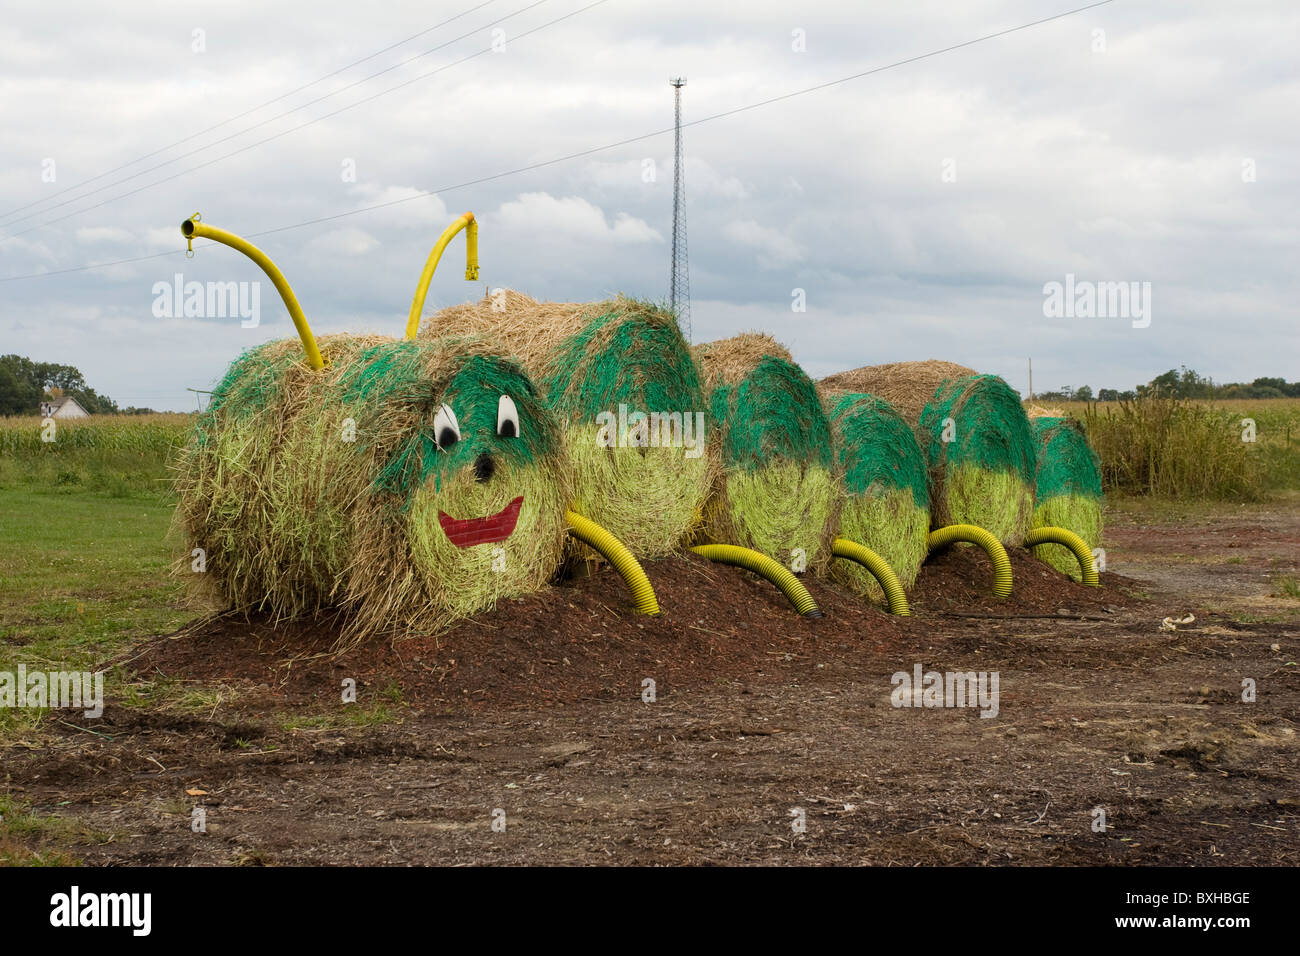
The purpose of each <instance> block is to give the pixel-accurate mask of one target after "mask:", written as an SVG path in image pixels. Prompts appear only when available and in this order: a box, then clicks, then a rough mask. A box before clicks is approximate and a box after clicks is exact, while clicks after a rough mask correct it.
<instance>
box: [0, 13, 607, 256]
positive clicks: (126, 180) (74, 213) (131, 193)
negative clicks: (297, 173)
mask: <svg viewBox="0 0 1300 956" xmlns="http://www.w3.org/2000/svg"><path fill="white" fill-rule="evenodd" d="M548 2H549V0H533V2H532V3H530V4H528V5H527V6H524V7H520V8H519V9H518V10H516V11H515V12H514V13H510V14H507V15H506V16H504V17H499V18H497V19H496V20H493V21H491V22H489V23H485V24H483V26H481V27H477V28H475V29H473V30H470V31H469V32H467V33H462V34H461V35H460V36H458V37H454V38H452V39H450V40H448V41H446V42H445V43H440V44H439V45H438V46H436V47H433V48H432V49H430V50H425V51H424V52H423V53H420V54H417V55H416V56H413V57H409V58H407V59H405V60H403V61H401V62H400V63H395V64H393V65H392V66H389V67H385V68H384V69H382V70H380V71H379V72H377V73H372V74H370V76H367V77H363V78H362V79H359V80H354V81H353V82H352V83H349V84H348V85H347V86H344V87H342V88H341V89H338V90H335V91H333V92H332V93H326V94H325V95H324V96H318V97H317V98H316V99H314V100H308V101H307V102H306V103H302V104H300V105H298V106H295V107H294V108H293V109H291V110H285V111H284V112H283V113H279V114H277V115H275V116H272V117H270V118H268V119H264V120H262V121H260V122H257V123H254V124H253V125H252V126H248V127H245V128H244V129H242V130H239V131H238V132H235V133H230V134H229V135H227V136H223V137H221V138H220V139H217V140H213V141H212V142H210V143H205V144H204V145H202V146H198V147H195V148H194V149H192V150H190V151H189V152H186V153H181V154H180V155H179V156H173V157H172V158H171V159H168V160H166V161H164V162H161V163H157V164H155V165H153V166H150V167H149V168H147V169H141V170H139V171H137V172H134V173H132V174H131V175H130V176H123V177H122V178H121V179H118V180H115V181H114V182H111V183H107V184H105V185H103V186H99V187H98V188H96V189H92V190H90V191H89V192H85V193H82V194H81V195H80V196H73V197H71V198H69V199H65V200H63V201H62V202H58V203H55V204H54V205H53V206H49V207H47V208H45V209H38V210H37V211H36V212H31V213H28V214H27V215H26V216H19V217H18V218H17V219H11V220H10V221H9V222H7V223H5V224H4V228H6V229H8V228H10V227H11V226H14V225H16V224H18V223H20V222H26V221H27V220H28V219H32V218H33V217H35V216H43V215H45V214H46V213H49V212H53V211H54V210H55V209H60V208H62V207H63V206H66V205H68V204H69V203H74V202H79V201H81V200H82V199H89V198H90V197H91V196H93V195H95V194H96V193H102V192H103V191H104V190H106V189H112V188H113V187H114V186H121V185H122V184H123V183H129V182H130V181H131V180H133V179H139V178H140V177H141V176H145V175H147V174H149V173H152V172H155V171H156V170H159V169H162V168H163V167H164V166H170V165H172V163H178V162H180V161H181V160H182V159H187V158H188V157H190V156H194V155H196V154H198V153H201V152H203V151H205V150H208V149H212V148H213V147H214V146H220V145H221V144H222V143H227V142H229V141H230V140H232V139H237V138H238V137H240V136H243V135H244V134H245V133H251V132H252V131H253V130H255V129H260V128H261V127H263V126H266V125H268V124H270V123H274V122H275V121H276V120H281V119H284V118H285V117H286V116H291V115H292V114H294V113H297V112H299V111H300V110H304V109H306V108H307V107H309V106H315V105H316V104H317V103H321V102H323V101H325V100H328V99H331V98H333V97H335V96H338V95H339V94H340V93H346V92H347V91H348V90H350V89H353V88H355V87H357V86H360V85H361V84H362V83H368V82H369V81H370V80H373V79H374V78H375V77H378V76H383V75H384V74H385V73H390V72H392V71H393V70H396V69H397V68H399V67H402V66H405V65H406V64H408V63H412V62H414V61H415V60H418V59H421V58H422V57H426V56H428V55H429V54H430V53H435V52H437V51H438V50H441V49H443V48H445V47H448V46H451V45H452V44H453V43H458V42H460V41H461V40H464V39H465V38H466V37H469V36H473V35H474V34H475V33H480V32H482V31H483V30H486V29H487V28H488V27H493V26H496V25H497V24H499V23H504V22H505V21H507V20H510V19H512V18H514V17H517V16H519V15H520V14H521V13H526V12H528V11H529V10H531V9H532V8H533V7H537V6H541V5H542V4H543V3H548ZM602 2H604V0H602ZM551 22H552V23H554V22H557V21H551ZM547 25H549V24H547ZM529 32H532V31H529ZM523 36H527V33H522V34H520V35H519V37H523ZM519 37H516V38H515V39H519ZM488 49H489V50H490V49H491V47H489V48H488ZM486 52H488V50H481V51H479V53H476V54H474V55H472V56H467V57H464V58H462V59H460V60H456V61H455V62H453V63H449V64H447V65H445V66H442V67H439V68H438V69H436V70H432V71H430V72H428V73H424V74H421V75H420V76H417V77H415V78H414V79H412V80H407V81H406V82H405V83H400V84H398V85H397V86H394V87H392V88H391V89H388V90H383V91H381V92H380V93H377V94H374V95H373V96H370V97H367V98H365V99H361V100H358V101H357V102H355V103H352V104H349V105H348V106H345V107H342V108H341V109H338V110H335V111H334V112H332V113H326V114H325V115H324V116H318V117H317V118H316V119H313V120H310V121H308V122H306V123H302V124H300V125H298V126H295V127H293V128H292V129H288V130H284V131H282V132H280V133H277V134H276V135H275V136H271V137H268V138H267V139H262V140H258V141H257V142H255V143H250V144H248V145H246V146H243V147H241V148H240V149H237V150H235V151H234V152H231V153H227V154H226V155H225V156H220V157H218V158H217V159H216V160H213V161H212V162H219V161H220V160H222V159H228V158H230V157H231V156H235V155H237V154H239V153H242V152H245V151H246V150H249V149H253V148H255V147H257V146H261V145H262V144H263V143H268V142H270V141H271V140H272V139H278V138H279V137H280V136H284V135H287V134H288V133H293V132H297V131H298V130H300V129H303V128H304V127H306V126H311V125H312V124H313V123H318V122H320V121H321V120H323V119H328V118H329V117H331V116H335V115H337V114H339V113H342V112H344V111H345V110H350V109H352V107H354V106H359V105H361V104H362V103H367V102H369V101H370V100H372V99H377V98H378V97H380V96H384V95H386V94H388V93H391V92H393V90H399V89H401V88H402V87H403V86H409V85H410V84H411V83H415V82H418V81H419V80H422V79H427V78H428V77H430V76H433V75H434V74H436V73H441V72H443V71H444V70H448V69H451V68H452V67H453V66H459V65H460V64H461V63H464V62H465V61H466V60H472V59H474V57H475V56H479V55H481V54H483V53H486ZM208 165H211V163H200V164H199V165H197V166H192V167H190V168H189V169H186V170H182V171H181V172H180V173H179V174H178V176H183V175H185V174H186V173H191V172H193V171H194V170H196V169H202V168H203V167H204V166H208ZM176 178H177V176H171V177H166V178H163V179H159V180H156V181H155V182H152V183H149V184H147V185H145V186H143V187H141V188H140V189H134V190H131V191H129V192H125V193H121V194H119V195H117V196H110V197H109V198H108V199H107V200H106V201H105V202H100V203H96V204H95V205H93V206H85V207H83V208H81V209H76V210H73V211H72V212H71V213H68V214H67V215H65V216H58V217H56V218H54V219H49V220H46V221H45V222H43V223H38V224H37V225H34V226H29V227H28V228H26V229H22V230H20V231H18V232H11V233H10V234H9V236H8V237H7V238H10V239H12V238H14V237H15V236H24V235H26V234H27V233H29V232H34V231H36V230H37V229H44V228H45V227H46V226H51V225H53V224H54V223H56V222H63V220H65V219H70V218H72V217H73V216H79V215H81V214H82V213H84V212H90V211H91V210H92V209H98V208H99V207H100V206H103V205H106V203H109V202H115V201H116V200H118V199H122V198H125V197H126V196H134V195H135V194H136V193H138V192H142V191H144V190H146V189H152V188H153V187H154V186H157V185H158V184H160V183H165V182H170V181H171V180H172V179H176Z"/></svg>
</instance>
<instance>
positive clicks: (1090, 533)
mask: <svg viewBox="0 0 1300 956" xmlns="http://www.w3.org/2000/svg"><path fill="white" fill-rule="evenodd" d="M1030 426H1031V428H1032V429H1033V435H1034V442H1035V443H1036V445H1037V449H1038V458H1037V472H1036V481H1035V494H1034V527H1035V528H1039V527H1044V526H1055V527H1058V528H1065V529H1066V530H1068V531H1073V532H1074V533H1075V534H1077V535H1078V536H1079V537H1081V538H1082V539H1083V540H1084V541H1085V542H1086V543H1087V545H1088V547H1089V548H1098V547H1100V546H1101V532H1102V491H1101V462H1100V461H1099V460H1098V458H1097V453H1096V452H1095V451H1093V449H1092V446H1091V445H1090V444H1089V443H1088V436H1087V434H1086V433H1085V432H1084V430H1083V426H1081V425H1080V424H1079V423H1078V422H1077V421H1075V420H1074V419H1072V418H1062V417H1054V416H1048V415H1044V416H1039V417H1037V418H1032V419H1030ZM1034 555H1035V556H1036V557H1038V558H1040V559H1041V560H1043V561H1046V562H1047V563H1048V564H1050V565H1052V566H1053V567H1055V568H1057V569H1059V570H1061V571H1063V572H1065V573H1066V574H1068V575H1070V576H1071V577H1072V578H1074V579H1075V580H1079V579H1080V578H1081V577H1082V575H1081V573H1080V570H1079V561H1078V559H1077V558H1076V557H1075V556H1074V554H1073V552H1071V551H1070V549H1069V548H1067V547H1065V546H1064V545H1060V544H1040V545H1038V546H1037V547H1035V548H1034Z"/></svg>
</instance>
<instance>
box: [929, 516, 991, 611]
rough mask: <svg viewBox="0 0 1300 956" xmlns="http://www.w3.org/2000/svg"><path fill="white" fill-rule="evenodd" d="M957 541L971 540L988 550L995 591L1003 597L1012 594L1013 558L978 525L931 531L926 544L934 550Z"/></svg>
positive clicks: (960, 525) (954, 526)
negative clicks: (991, 563)
mask: <svg viewBox="0 0 1300 956" xmlns="http://www.w3.org/2000/svg"><path fill="white" fill-rule="evenodd" d="M955 541H969V542H970V543H971V544H978V545H979V546H980V547H981V548H983V549H984V550H985V551H987V552H988V556H989V560H990V561H992V562H993V593H994V594H995V595H996V596H997V597H1002V598H1004V597H1008V596H1010V594H1011V559H1010V558H1008V557H1007V549H1006V548H1004V547H1002V542H1001V541H999V540H998V539H997V538H996V537H995V536H994V535H992V534H990V533H989V532H987V531H985V530H984V529H983V528H981V527H979V526H978V525H973V524H950V525H948V526H947V527H944V528H938V529H936V530H934V531H931V532H930V536H929V538H927V539H926V545H927V546H928V547H929V549H930V550H931V551H934V550H936V549H937V548H943V547H947V546H948V545H950V544H952V543H953V542H955Z"/></svg>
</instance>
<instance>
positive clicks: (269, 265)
mask: <svg viewBox="0 0 1300 956" xmlns="http://www.w3.org/2000/svg"><path fill="white" fill-rule="evenodd" d="M181 235H182V236H184V237H185V239H186V241H187V242H188V244H189V251H190V253H191V254H192V253H193V252H194V239H195V237H196V236H197V237H198V238H200V239H211V240H212V241H213V242H219V243H221V244H222V245H224V246H230V248H232V249H238V250H239V251H240V252H242V253H243V254H244V255H246V256H248V258H250V259H252V260H253V261H254V262H256V263H257V264H258V265H259V266H261V268H262V271H263V272H265V273H266V275H267V278H269V279H270V280H271V282H272V284H273V285H274V286H275V289H276V291H277V292H279V293H280V298H281V299H283V300H284V307H285V308H286V309H288V310H289V318H291V319H293V327H294V328H295V329H297V330H298V338H300V339H302V347H303V349H304V350H305V351H306V352H307V364H308V365H310V366H311V367H312V368H315V369H321V368H324V367H325V360H324V359H323V358H321V354H320V349H319V348H317V347H316V336H315V335H313V334H312V331H311V327H310V326H309V325H308V324H307V317H306V316H305V315H303V314H302V306H300V305H299V304H298V297H297V296H296V295H294V294H293V289H291V288H289V282H288V280H287V279H285V277H284V273H283V272H281V271H280V270H279V269H278V268H277V267H276V264H275V263H274V262H272V261H271V257H270V256H268V255H267V254H266V253H265V252H263V251H262V250H261V249H259V248H257V246H255V245H253V244H252V243H251V242H249V241H248V240H247V239H244V238H242V237H240V236H237V235H235V234H234V233H233V232H226V230H224V229H218V228H216V227H215V226H209V225H207V224H206V223H203V222H200V221H199V214H198V213H197V212H196V213H195V214H194V215H193V216H191V217H190V218H189V219H186V220H185V221H184V222H183V223H181Z"/></svg>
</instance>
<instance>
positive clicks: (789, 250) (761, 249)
mask: <svg viewBox="0 0 1300 956" xmlns="http://www.w3.org/2000/svg"><path fill="white" fill-rule="evenodd" d="M722 234H723V235H724V236H726V237H727V238H728V239H730V240H731V241H732V242H737V243H740V244H741V245H742V246H746V247H748V248H750V249H754V250H755V251H756V252H757V253H758V262H759V265H761V266H762V267H763V268H764V269H776V268H780V267H781V266H787V265H791V264H792V263H795V262H802V261H803V258H804V254H803V250H801V249H800V248H799V244H798V243H796V242H795V241H794V240H793V239H791V238H790V237H789V236H788V235H786V234H785V233H783V232H781V231H780V230H779V229H773V228H771V227H769V226H760V225H759V224H758V223H756V222H754V220H752V219H742V220H739V221H737V222H729V223H727V224H726V225H725V226H723V227H722Z"/></svg>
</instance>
